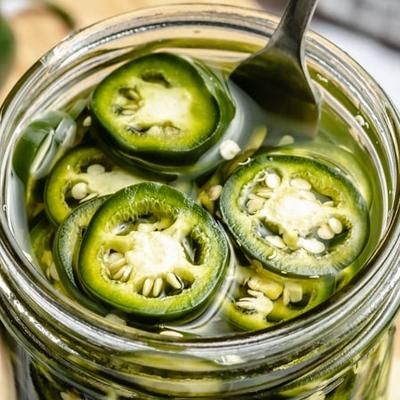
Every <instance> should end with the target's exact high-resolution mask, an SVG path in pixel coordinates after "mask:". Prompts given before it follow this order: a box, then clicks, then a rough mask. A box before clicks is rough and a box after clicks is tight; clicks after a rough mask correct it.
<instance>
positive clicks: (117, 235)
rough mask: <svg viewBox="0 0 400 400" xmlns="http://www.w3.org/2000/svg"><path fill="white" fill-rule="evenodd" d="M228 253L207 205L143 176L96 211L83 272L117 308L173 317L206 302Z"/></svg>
mask: <svg viewBox="0 0 400 400" xmlns="http://www.w3.org/2000/svg"><path fill="white" fill-rule="evenodd" d="M227 259H228V245H227V242H226V239H225V236H224V233H223V231H222V230H221V228H220V227H219V225H218V224H217V223H216V222H215V221H214V220H213V219H212V217H211V216H210V215H209V214H207V213H206V211H204V210H203V209H202V208H201V207H199V206H198V205H197V204H196V203H194V202H193V200H191V199H190V198H189V197H187V196H185V195H184V194H182V193H181V192H179V191H177V190H175V189H173V188H171V187H168V186H166V185H161V184H157V183H150V182H148V183H140V184H137V185H133V186H130V187H127V188H124V189H122V190H120V191H119V192H117V193H115V194H114V195H112V196H111V197H110V198H109V199H107V200H106V201H105V202H104V204H103V205H102V206H100V208H99V209H98V210H97V212H96V213H95V214H94V216H93V218H92V220H91V222H90V223H89V226H88V228H87V232H86V234H85V236H84V238H83V241H82V245H81V249H80V254H79V279H80V281H81V283H82V284H83V285H84V286H85V287H86V289H87V290H88V291H89V292H91V293H92V294H93V295H94V296H97V297H98V298H99V299H101V300H102V301H104V302H106V303H108V304H110V305H112V306H114V307H115V308H117V309H120V310H122V311H126V312H129V313H133V314H136V315H140V316H144V317H148V318H155V319H172V318H177V317H179V316H181V315H183V314H186V313H189V312H190V311H193V310H195V309H198V308H199V307H200V306H202V305H203V304H205V303H206V302H207V300H208V299H209V298H210V297H211V296H212V294H213V292H214V291H215V289H216V288H217V287H218V286H219V284H220V281H221V279H222V276H223V273H224V271H225V266H226V264H227Z"/></svg>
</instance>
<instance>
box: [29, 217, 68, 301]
mask: <svg viewBox="0 0 400 400" xmlns="http://www.w3.org/2000/svg"><path fill="white" fill-rule="evenodd" d="M54 236H55V228H54V226H53V224H51V222H50V221H49V220H48V219H47V218H46V216H45V215H40V216H39V217H38V222H37V223H36V225H35V226H34V227H33V228H32V230H31V232H30V239H31V246H32V254H33V256H34V258H35V261H36V263H37V266H38V267H39V268H40V270H41V271H42V273H43V275H44V276H45V277H46V278H47V280H48V281H49V282H50V283H51V284H52V286H53V287H54V288H56V289H57V290H58V291H59V292H60V293H63V294H65V290H64V287H63V286H62V285H61V283H60V277H59V275H58V273H57V269H56V267H55V264H54V258H53V253H52V246H53V242H54Z"/></svg>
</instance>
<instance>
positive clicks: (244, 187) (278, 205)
mask: <svg viewBox="0 0 400 400" xmlns="http://www.w3.org/2000/svg"><path fill="white" fill-rule="evenodd" d="M220 209H221V214H222V217H223V220H224V222H225V223H226V225H227V227H228V229H229V230H230V232H231V233H232V234H233V236H234V237H235V239H236V241H237V242H238V243H239V245H240V246H241V247H242V249H243V250H244V251H245V252H246V253H247V255H248V256H249V257H250V258H251V259H255V260H258V261H259V262H261V263H262V265H263V266H264V267H265V268H266V269H270V270H271V271H273V272H276V273H279V274H285V275H286V274H289V275H292V276H298V277H314V276H315V277H318V276H323V275H335V274H337V273H338V271H340V270H342V269H344V268H345V267H346V266H347V265H349V264H350V263H351V262H352V261H353V260H355V258H356V257H357V256H358V255H359V253H360V252H361V251H362V249H363V247H364V245H365V242H366V239H367V237H368V233H369V216H368V210H367V206H366V203H365V201H364V199H363V198H362V196H361V195H360V193H359V192H358V191H357V189H356V188H355V187H354V185H353V184H352V183H351V182H350V181H349V180H348V179H347V178H346V177H345V176H344V175H342V174H341V173H340V172H339V171H338V170H337V169H333V168H330V167H328V166H326V165H324V164H321V163H319V162H317V161H314V160H311V159H308V158H305V157H295V156H283V155H269V154H264V155H260V156H257V157H255V158H254V159H253V160H252V161H251V162H249V163H248V164H246V165H244V166H242V167H241V168H240V169H238V170H237V171H236V172H235V173H234V174H233V175H232V176H231V177H230V178H229V179H228V180H227V182H226V184H225V185H224V189H223V192H222V195H221V198H220Z"/></svg>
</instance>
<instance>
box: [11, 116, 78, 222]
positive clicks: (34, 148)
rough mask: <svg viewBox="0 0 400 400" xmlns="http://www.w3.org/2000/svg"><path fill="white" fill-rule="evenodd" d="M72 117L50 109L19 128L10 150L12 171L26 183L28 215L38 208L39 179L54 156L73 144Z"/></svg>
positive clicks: (50, 166) (40, 199) (51, 162)
mask: <svg viewBox="0 0 400 400" xmlns="http://www.w3.org/2000/svg"><path fill="white" fill-rule="evenodd" d="M75 132H76V124H75V121H74V120H73V119H72V118H71V117H70V116H69V115H68V114H66V113H64V112H61V111H49V112H47V113H45V114H43V115H42V116H41V117H40V118H38V119H37V120H34V121H32V122H31V123H30V124H29V125H28V126H27V127H26V128H25V129H24V130H23V132H22V135H21V137H20V139H19V140H18V142H17V144H16V147H15V151H14V154H13V159H12V165H13V169H14V172H15V174H16V175H17V177H18V178H19V179H20V180H21V181H22V183H23V184H24V187H25V202H26V206H27V209H28V216H29V217H30V218H32V217H34V216H35V215H37V214H38V209H39V210H41V208H40V207H38V206H40V204H42V202H43V199H42V198H41V197H42V191H41V190H40V186H41V185H40V183H41V182H42V179H43V178H44V177H46V175H47V174H48V173H49V172H50V170H51V168H52V167H53V165H54V163H55V162H56V160H57V159H58V158H59V157H60V156H61V154H62V153H63V152H64V151H65V150H66V149H67V148H69V147H71V146H72V144H73V141H74V138H75Z"/></svg>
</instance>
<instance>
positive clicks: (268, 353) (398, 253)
mask: <svg viewBox="0 0 400 400" xmlns="http://www.w3.org/2000/svg"><path fill="white" fill-rule="evenodd" d="M276 23H277V21H276V20H275V19H274V18H273V17H271V16H270V15H268V14H266V13H263V12H258V11H251V10H248V9H242V8H235V7H229V6H215V5H213V6H211V5H191V6H189V5H178V6H168V7H162V8H154V9H147V10H142V11H136V12H133V13H129V14H125V15H121V16H118V17H115V18H111V19H109V20H106V21H103V22H100V23H98V24H96V25H93V26H91V27H89V28H87V29H85V30H83V31H81V32H78V33H76V34H74V35H72V36H70V37H68V38H67V39H66V40H64V41H63V42H62V43H60V44H59V45H58V46H57V47H55V48H54V49H53V50H52V51H50V52H49V53H48V54H46V55H45V56H44V57H42V58H41V59H40V60H39V61H38V62H37V63H36V64H35V65H34V66H33V67H32V68H31V69H30V70H29V71H28V73H27V74H26V75H25V76H24V77H23V78H22V79H21V81H20V82H19V83H18V84H17V86H16V87H15V88H14V90H13V91H12V92H11V94H10V95H9V97H8V99H7V100H6V102H5V103H4V105H3V108H2V111H1V123H0V131H1V138H0V149H1V154H2V158H1V176H0V188H1V189H0V190H1V191H0V201H1V204H2V208H1V210H0V222H1V230H0V240H1V248H0V260H1V266H0V295H1V296H0V300H1V320H2V322H3V324H4V326H5V328H6V329H5V330H4V334H5V335H6V336H7V339H8V343H9V347H10V349H11V352H10V353H11V358H12V362H13V365H14V374H15V378H16V382H17V386H18V393H19V394H18V399H19V400H25V399H26V400H28V399H29V400H33V399H52V400H55V399H63V400H73V399H131V398H137V399H141V400H146V399H164V398H165V399H167V398H169V399H171V398H173V399H190V398H202V399H225V398H226V399H249V398H252V399H271V400H272V399H273V400H278V399H285V398H292V399H313V400H317V399H318V400H322V399H331V400H332V399H336V400H338V399H340V400H344V399H346V400H347V399H349V400H350V399H352V400H354V399H357V400H367V399H373V400H379V399H384V398H385V389H386V385H387V377H388V371H389V366H390V356H391V349H392V337H393V331H394V330H393V328H392V326H393V318H394V316H395V314H396V312H397V310H398V307H399V304H400V290H399V284H400V270H399V269H398V260H399V259H400V243H399V229H400V226H399V221H398V212H399V204H400V202H399V193H400V187H399V183H398V178H397V177H398V175H399V143H400V139H399V133H400V126H399V123H400V122H399V115H398V114H397V113H396V111H395V109H394V107H393V106H392V104H391V103H390V100H389V99H388V98H387V97H386V95H385V93H383V92H382V90H381V89H380V88H379V86H378V85H377V84H376V83H375V82H374V80H373V79H372V78H371V77H370V76H369V75H368V74H367V73H366V72H365V71H364V70H363V69H362V68H361V67H360V66H359V65H358V64H356V63H355V62H354V61H353V60H352V59H351V58H350V57H349V56H348V55H346V54H345V53H343V52H342V51H340V50H339V49H337V48H336V47H335V46H334V45H332V44H331V43H330V42H328V41H326V40H325V39H323V38H321V37H320V36H318V35H317V34H315V33H309V34H308V36H307V46H306V50H307V62H308V64H309V67H310V71H311V75H312V77H313V79H314V81H315V83H316V84H317V85H318V86H319V87H320V89H321V91H322V92H323V93H324V97H325V101H326V102H329V104H330V105H331V106H332V107H333V108H334V109H335V111H336V112H337V114H338V115H340V116H342V117H343V119H345V120H347V122H348V124H349V126H350V129H349V134H350V133H351V134H353V135H357V140H358V141H359V143H360V144H361V145H362V146H364V147H365V149H366V151H367V152H368V153H369V155H370V158H371V159H372V161H373V163H374V166H375V168H376V171H377V176H379V179H380V183H379V186H380V189H379V188H377V186H376V185H377V183H375V190H381V191H382V199H381V202H382V204H380V205H379V206H380V207H382V209H383V213H382V221H381V227H379V226H378V227H375V229H376V231H377V232H375V234H376V236H377V238H378V240H377V241H378V242H379V243H378V245H377V246H376V249H375V250H374V251H373V252H372V254H371V256H370V257H369V258H368V260H367V262H366V265H365V267H364V268H363V269H362V270H361V272H360V273H359V275H358V277H357V279H356V281H355V282H353V283H350V284H348V285H347V286H346V287H345V288H344V289H343V290H341V291H339V292H338V293H336V294H335V295H334V296H333V297H332V298H331V299H330V300H329V301H327V302H326V303H324V304H323V305H322V306H320V307H317V309H316V310H314V311H312V312H311V313H306V314H304V315H303V316H302V317H300V318H296V319H295V320H293V321H290V322H288V323H285V324H283V325H279V326H277V327H275V328H273V329H269V330H267V331H265V332H262V331H261V332H258V333H246V334H240V335H236V336H232V337H229V338H213V339H194V338H182V339H175V340H172V339H171V338H168V337H164V336H160V335H155V334H152V333H148V332H144V331H140V330H137V329H134V328H131V327H126V326H123V325H118V324H116V323H113V322H112V321H109V320H107V319H104V318H101V317H98V316H96V315H95V314H93V313H91V312H89V311H88V310H85V309H84V308H82V307H81V306H80V305H79V304H76V303H74V302H71V301H69V300H68V299H66V298H57V296H56V295H55V292H54V289H52V287H50V286H49V285H48V284H46V282H45V280H44V279H43V277H42V276H41V275H40V274H39V273H38V271H37V270H36V269H35V267H34V266H33V264H32V259H31V257H30V255H29V247H28V240H27V231H28V230H27V227H26V222H25V218H24V215H23V212H22V211H21V210H23V206H22V205H21V204H18V201H19V200H18V199H21V198H22V196H21V187H20V186H19V185H18V182H17V181H16V177H15V176H14V175H13V172H12V169H11V155H12V152H13V148H14V146H15V143H16V139H17V137H18V135H19V134H20V133H21V130H22V128H23V127H24V126H25V125H26V124H27V123H28V122H29V121H30V120H31V119H32V118H33V117H34V116H36V115H37V114H38V113H40V112H41V111H42V110H47V109H58V108H62V107H63V106H64V105H65V104H67V103H68V102H69V101H71V100H72V99H74V98H75V97H76V96H77V95H78V94H79V93H81V92H82V91H84V90H87V89H89V88H90V87H92V86H93V85H94V84H95V83H96V82H98V81H99V80H100V79H101V78H102V77H103V76H104V75H105V74H107V73H108V72H109V70H110V69H111V68H113V67H115V66H116V65H118V64H119V63H121V62H123V61H124V60H126V59H128V58H129V57H130V56H131V55H132V54H133V52H134V53H135V54H138V52H139V53H140V52H148V51H152V50H155V49H159V48H168V49H174V48H179V51H180V52H181V53H187V54H190V55H199V54H202V52H207V56H208V58H211V59H215V60H216V61H217V62H237V61H238V60H240V59H242V58H244V57H246V56H247V55H248V53H250V52H253V51H254V50H256V49H258V48H260V47H262V46H263V45H264V43H265V40H266V38H268V37H269V36H270V35H271V33H272V32H273V30H274V29H275V27H276ZM351 127H353V128H354V129H352V128H351ZM374 207H376V205H375V206H374ZM378 225H379V224H378ZM39 391H40V394H38V392H39ZM34 393H36V394H34Z"/></svg>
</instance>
